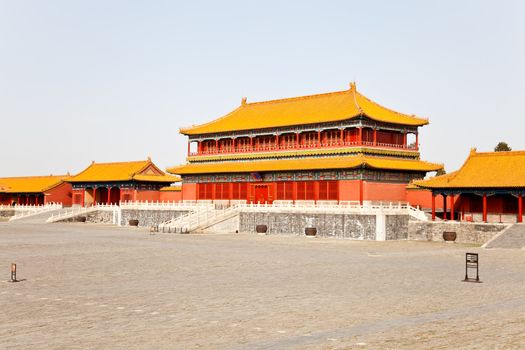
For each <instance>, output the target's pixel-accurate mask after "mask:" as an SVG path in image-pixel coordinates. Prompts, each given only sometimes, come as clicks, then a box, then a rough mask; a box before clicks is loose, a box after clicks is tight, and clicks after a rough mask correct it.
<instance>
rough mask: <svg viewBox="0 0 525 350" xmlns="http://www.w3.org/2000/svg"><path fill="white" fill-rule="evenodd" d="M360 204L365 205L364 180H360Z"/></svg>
mask: <svg viewBox="0 0 525 350" xmlns="http://www.w3.org/2000/svg"><path fill="white" fill-rule="evenodd" d="M359 204H360V205H363V180H359Z"/></svg>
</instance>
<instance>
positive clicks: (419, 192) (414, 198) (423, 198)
mask: <svg viewBox="0 0 525 350" xmlns="http://www.w3.org/2000/svg"><path fill="white" fill-rule="evenodd" d="M406 193H407V202H408V203H410V205H411V206H413V207H417V206H419V207H420V208H421V209H428V210H430V209H432V192H431V191H429V190H425V189H412V188H411V189H407V190H406ZM454 203H458V196H454ZM450 204H451V201H450V197H447V210H450V207H451V205H450ZM456 209H457V208H456ZM436 210H438V211H439V210H443V196H442V195H437V196H436Z"/></svg>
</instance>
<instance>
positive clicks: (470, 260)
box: [463, 253, 481, 283]
mask: <svg viewBox="0 0 525 350" xmlns="http://www.w3.org/2000/svg"><path fill="white" fill-rule="evenodd" d="M469 269H470V270H472V269H476V278H470V277H469V274H468V273H469ZM463 282H476V283H481V281H480V280H479V255H478V254H477V253H465V279H464V280H463Z"/></svg>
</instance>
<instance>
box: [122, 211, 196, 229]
mask: <svg viewBox="0 0 525 350" xmlns="http://www.w3.org/2000/svg"><path fill="white" fill-rule="evenodd" d="M186 213H188V211H181V210H177V211H175V210H135V209H133V210H131V209H130V210H128V209H125V210H122V221H121V224H122V225H123V226H127V225H128V223H129V220H132V219H136V220H138V221H139V226H143V227H151V226H156V225H159V224H161V223H163V222H166V221H168V220H171V219H173V218H178V217H179V216H182V215H184V214H186Z"/></svg>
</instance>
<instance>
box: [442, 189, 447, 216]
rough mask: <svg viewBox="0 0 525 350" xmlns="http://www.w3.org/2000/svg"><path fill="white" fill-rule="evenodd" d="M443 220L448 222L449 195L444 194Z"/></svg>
mask: <svg viewBox="0 0 525 350" xmlns="http://www.w3.org/2000/svg"><path fill="white" fill-rule="evenodd" d="M443 220H447V195H446V194H443Z"/></svg>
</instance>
